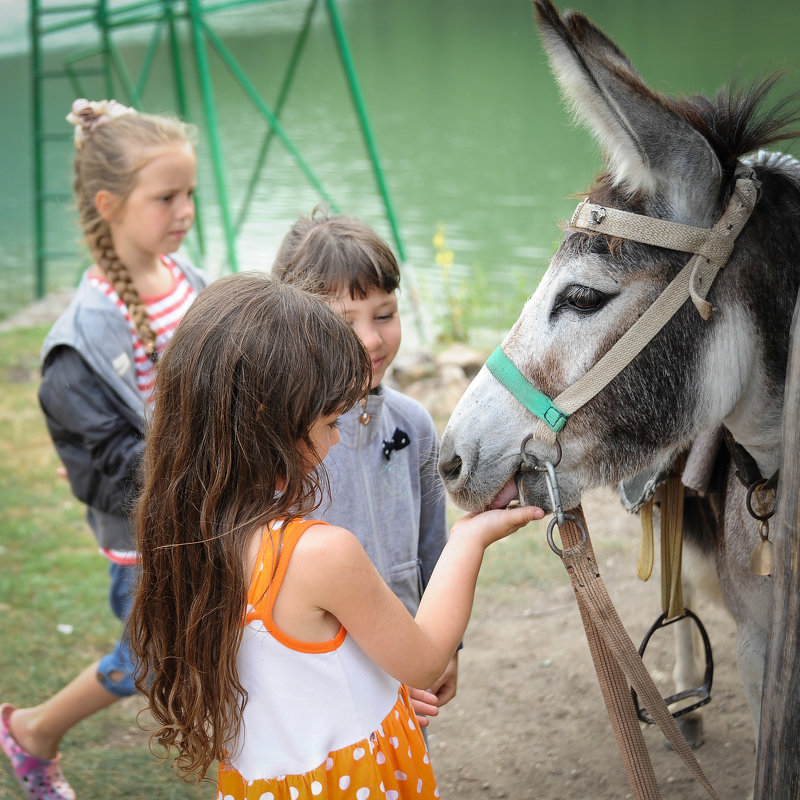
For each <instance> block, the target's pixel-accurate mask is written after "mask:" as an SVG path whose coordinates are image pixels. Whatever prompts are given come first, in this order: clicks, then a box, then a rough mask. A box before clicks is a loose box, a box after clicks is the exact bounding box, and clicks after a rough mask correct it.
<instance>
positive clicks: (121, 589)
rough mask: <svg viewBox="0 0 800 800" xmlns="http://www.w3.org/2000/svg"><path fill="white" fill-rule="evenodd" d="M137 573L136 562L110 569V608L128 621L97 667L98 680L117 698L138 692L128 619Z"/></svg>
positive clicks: (116, 614) (114, 565)
mask: <svg viewBox="0 0 800 800" xmlns="http://www.w3.org/2000/svg"><path fill="white" fill-rule="evenodd" d="M137 573H138V567H137V566H136V565H135V564H133V565H130V566H123V565H122V564H113V563H112V564H111V568H110V569H109V574H110V575H111V589H110V591H109V596H108V599H109V602H110V604H111V610H112V611H113V612H114V614H115V616H116V617H118V618H119V619H120V621H121V622H122V623H123V624H126V627H125V629H124V630H123V631H122V636H120V639H119V641H118V642H117V644H116V645H115V646H114V649H113V650H112V651H111V652H110V653H109V654H108V655H106V656H103V658H101V659H100V663H99V664H98V667H97V680H98V681H100V683H101V684H102V685H103V687H105V688H106V689H107V690H108V691H109V692H111V694H115V695H117V697H130V696H131V695H133V694H136V686H135V685H134V682H133V671H134V664H133V658H132V656H131V651H130V639H129V638H128V630H127V621H128V616H129V615H130V613H131V606H132V605H133V592H134V589H135V587H136V577H137ZM112 676H113V677H112Z"/></svg>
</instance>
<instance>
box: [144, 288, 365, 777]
mask: <svg viewBox="0 0 800 800" xmlns="http://www.w3.org/2000/svg"><path fill="white" fill-rule="evenodd" d="M370 379H371V363H370V359H369V356H368V355H367V353H366V351H365V350H364V348H363V346H362V345H361V342H360V341H359V339H358V336H357V335H356V334H355V333H354V331H353V330H352V329H351V328H350V326H349V325H348V324H347V323H346V322H345V321H344V320H342V318H341V317H340V316H339V315H338V314H337V313H336V312H335V311H333V310H332V309H331V308H330V307H329V305H328V304H326V303H325V302H324V300H323V299H321V298H320V297H318V296H315V295H314V294H312V293H310V292H306V291H304V290H302V289H301V288H298V287H296V286H291V285H284V284H280V283H278V282H276V281H273V280H271V279H270V278H268V277H267V276H266V275H264V274H258V275H248V274H238V275H232V276H228V277H225V278H221V279H220V280H218V281H216V282H214V283H212V284H211V285H210V286H209V287H207V288H206V289H204V290H203V291H202V292H201V293H200V295H199V297H198V299H197V300H196V301H195V302H194V303H193V304H192V306H191V307H190V309H189V311H188V312H187V314H186V316H185V317H184V319H183V320H182V321H181V323H180V325H179V326H178V328H177V330H176V331H175V334H174V336H173V337H172V339H171V340H170V342H169V344H168V345H167V348H166V351H165V353H164V356H163V358H162V360H161V362H160V364H159V369H158V375H157V379H156V387H155V408H154V412H153V418H152V422H151V425H150V427H149V429H148V431H147V437H146V441H147V444H146V450H145V456H144V464H145V486H144V491H143V494H142V495H141V498H140V501H139V504H138V507H137V511H136V528H137V542H138V549H139V553H140V555H141V571H142V574H141V582H140V585H139V588H138V592H137V595H136V597H135V601H134V606H133V611H132V613H131V617H130V623H129V624H130V635H131V643H132V647H133V651H134V653H135V654H136V659H137V662H138V665H139V666H138V671H137V676H136V684H137V686H138V688H139V689H140V691H142V692H144V693H145V694H146V695H147V697H148V699H149V705H150V711H151V712H152V715H153V717H154V719H155V730H154V732H153V734H152V737H151V746H154V747H155V748H156V750H158V751H159V753H160V755H162V757H163V759H164V760H166V759H167V758H169V754H170V752H171V750H172V748H175V749H177V756H176V757H175V759H174V761H173V764H174V766H175V768H176V769H177V771H178V772H179V773H180V774H181V775H183V776H184V777H185V778H187V779H189V778H194V779H196V780H201V779H202V778H203V777H204V776H205V774H206V772H207V770H208V768H209V766H210V765H211V763H212V762H213V761H214V760H215V759H219V758H221V757H223V756H224V751H225V746H226V743H228V744H229V743H230V740H231V738H232V737H234V736H235V735H236V733H237V731H238V729H239V726H240V724H241V715H242V710H243V709H244V705H245V703H246V700H247V698H246V696H245V694H244V691H243V689H242V686H241V684H240V682H239V678H238V675H237V670H236V655H237V651H238V648H239V644H240V641H241V636H242V630H243V629H242V625H243V619H244V614H245V608H246V600H247V589H248V582H249V578H250V576H249V575H247V574H246V566H245V563H246V554H247V551H248V546H249V544H250V542H251V541H252V538H253V536H254V535H255V534H256V533H257V532H258V531H259V530H261V529H262V528H263V527H264V526H265V525H266V524H267V523H269V522H271V521H274V520H279V519H283V520H288V519H293V518H297V517H299V516H305V515H307V514H309V513H310V512H311V511H313V510H314V508H315V507H316V505H317V504H318V499H317V498H318V497H320V496H321V495H322V488H323V486H322V485H321V484H324V482H325V480H326V478H325V473H324V471H323V470H322V469H321V468H317V469H315V470H313V471H312V472H311V473H310V474H309V473H308V465H307V456H306V457H305V458H304V457H303V450H302V448H300V447H298V445H299V444H300V443H301V442H303V443H305V445H306V447H308V448H313V443H312V441H311V439H310V435H309V433H310V430H311V426H312V425H313V423H314V422H315V421H316V420H317V419H319V418H320V417H322V416H327V415H330V414H334V413H336V412H338V411H340V410H343V409H346V408H349V407H351V406H352V405H354V404H355V403H356V402H357V400H358V399H359V398H360V397H362V396H363V395H364V394H365V392H366V390H367V388H368V387H369V384H370ZM276 487H281V488H280V491H276Z"/></svg>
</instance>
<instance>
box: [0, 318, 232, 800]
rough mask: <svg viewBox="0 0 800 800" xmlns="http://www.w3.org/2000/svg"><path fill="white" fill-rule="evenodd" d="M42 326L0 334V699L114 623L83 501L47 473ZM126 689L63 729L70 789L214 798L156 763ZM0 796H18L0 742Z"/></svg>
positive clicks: (73, 655)
mask: <svg viewBox="0 0 800 800" xmlns="http://www.w3.org/2000/svg"><path fill="white" fill-rule="evenodd" d="M45 333H46V328H30V329H19V330H15V331H10V332H4V333H2V334H0V387H1V388H2V395H1V396H0V564H1V565H2V567H1V568H0V643H2V647H1V648H0V702H12V703H14V705H27V704H34V703H37V702H39V701H41V700H43V699H45V698H46V697H48V696H49V695H51V694H52V693H53V692H55V691H56V690H58V689H59V688H61V686H63V685H64V684H65V683H67V682H69V681H70V680H71V679H72V678H73V677H74V676H75V675H76V674H77V673H78V672H79V671H80V670H81V669H83V668H84V667H85V666H87V665H88V664H90V663H91V662H92V661H94V660H96V659H97V658H99V657H100V656H102V655H104V654H105V653H106V652H108V650H109V649H110V648H111V646H112V645H113V643H114V641H115V640H116V637H117V636H118V634H119V623H118V622H117V620H116V619H115V617H114V616H113V615H112V613H111V610H110V608H109V606H108V600H107V592H108V585H109V581H108V566H107V563H108V562H106V560H105V559H104V558H103V556H102V555H100V554H99V553H98V551H97V547H96V545H95V541H94V538H93V536H92V534H91V532H90V530H89V527H88V525H87V524H86V523H85V521H84V512H83V506H82V504H81V503H79V502H78V501H76V500H75V499H74V498H73V497H72V494H71V493H70V490H69V485H68V484H67V482H66V481H64V480H62V479H61V478H60V477H58V475H57V474H56V469H57V467H58V463H59V462H58V458H57V457H56V454H55V451H54V450H53V446H52V444H51V442H50V437H49V435H48V433H47V429H46V427H45V424H44V418H43V416H42V413H41V411H40V410H39V405H38V402H37V400H36V388H37V385H38V380H39V367H38V361H39V348H40V346H41V343H42V341H43V339H44V335H45ZM139 708H140V704H139V701H138V699H137V698H134V699H131V700H125V701H123V702H121V703H118V704H116V705H115V706H112V707H111V708H110V709H108V710H106V711H103V712H101V713H99V714H97V715H95V716H94V717H90V718H89V719H87V720H85V721H84V722H82V723H81V724H80V725H78V726H76V727H75V728H74V729H73V730H71V731H70V732H69V733H68V734H67V736H66V737H65V738H64V740H63V742H62V751H63V754H64V762H63V767H64V772H65V774H66V776H67V779H68V780H69V781H70V782H71V783H72V785H73V787H74V788H75V791H76V793H77V795H78V798H79V799H80V800H107V798H111V797H115V798H126V800H138V798H153V797H156V798H164V800H179V799H182V798H215V797H216V791H215V788H214V786H213V785H212V784H205V785H204V786H201V787H197V786H189V785H185V784H184V783H182V782H181V781H180V780H179V779H178V778H176V777H175V775H174V773H173V772H172V771H171V769H170V768H169V767H167V766H159V765H157V764H155V762H154V759H153V757H152V756H151V755H150V753H149V752H148V749H147V736H146V735H145V734H144V733H142V732H141V731H139V729H138V727H137V725H136V714H137V711H138V710H139ZM0 757H1V758H2V760H0V764H1V766H0V798H3V800H12V799H13V798H22V797H23V795H22V793H21V792H20V790H19V789H18V787H17V784H16V781H15V780H14V778H13V777H12V775H11V772H10V767H9V765H8V761H7V759H6V758H5V756H2V754H1V753H0Z"/></svg>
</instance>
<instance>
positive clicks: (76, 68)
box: [29, 0, 405, 297]
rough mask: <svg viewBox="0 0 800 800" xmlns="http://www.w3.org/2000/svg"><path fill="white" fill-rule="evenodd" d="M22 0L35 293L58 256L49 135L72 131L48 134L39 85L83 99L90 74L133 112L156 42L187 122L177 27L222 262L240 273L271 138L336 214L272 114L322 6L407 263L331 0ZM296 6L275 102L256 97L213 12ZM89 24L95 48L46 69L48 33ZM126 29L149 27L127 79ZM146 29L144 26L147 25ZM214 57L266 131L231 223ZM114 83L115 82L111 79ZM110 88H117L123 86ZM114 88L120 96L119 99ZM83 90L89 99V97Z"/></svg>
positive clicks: (200, 233)
mask: <svg viewBox="0 0 800 800" xmlns="http://www.w3.org/2000/svg"><path fill="white" fill-rule="evenodd" d="M29 2H30V34H31V55H32V70H31V72H32V79H33V98H32V107H33V134H34V152H33V163H34V176H33V182H34V203H35V209H34V236H35V265H36V266H35V268H36V275H35V293H36V296H37V297H42V296H44V294H45V292H46V284H47V261H48V259H50V258H54V257H59V256H65V255H67V254H66V253H61V252H58V251H49V250H48V249H47V246H46V234H45V213H46V206H47V205H48V204H50V203H54V202H59V201H60V200H61V199H62V198H61V196H60V195H59V194H58V193H55V192H49V191H47V190H46V162H47V157H46V148H47V145H48V143H51V142H53V141H59V140H60V141H64V140H66V139H69V138H70V137H71V133H70V132H69V131H66V132H63V131H61V132H58V133H54V132H51V131H48V130H46V127H45V122H44V120H45V114H44V103H45V90H46V84H47V82H48V81H49V80H52V79H61V80H64V78H67V79H68V80H69V81H70V83H71V85H72V88H73V91H74V96H75V97H81V96H87V93H86V91H85V90H84V88H83V85H84V84H83V82H84V81H85V80H88V79H93V80H101V81H102V82H103V84H102V85H103V86H104V94H105V96H106V97H116V98H117V99H120V100H123V101H125V102H127V103H128V104H130V105H133V106H134V107H136V108H141V107H142V106H141V102H140V101H141V97H142V95H143V92H144V89H145V86H146V85H147V82H148V80H149V79H150V78H151V77H152V76H151V72H152V67H153V62H154V59H155V57H156V55H157V53H158V52H160V48H163V47H166V48H167V51H168V53H169V62H170V64H171V68H172V81H173V87H174V92H175V110H176V112H177V113H178V114H179V115H180V116H181V118H183V119H187V120H190V119H192V116H193V115H192V114H191V113H190V108H189V100H188V93H187V76H186V74H185V71H184V66H183V62H182V59H181V54H180V50H179V43H178V27H177V26H178V25H188V27H189V30H190V31H191V43H192V45H191V46H192V51H193V56H194V59H193V61H194V66H195V69H196V79H197V85H198V87H199V96H200V103H201V105H202V110H201V113H202V117H203V124H204V126H205V131H206V134H207V136H208V143H209V150H210V157H211V162H212V168H213V175H214V183H215V189H216V195H217V201H218V205H219V209H220V215H221V228H222V230H223V231H224V235H225V250H226V257H227V261H228V266H229V267H230V269H231V270H233V271H235V270H237V269H238V258H237V252H236V238H237V235H238V233H239V231H240V230H241V227H242V225H243V223H244V221H245V219H246V217H247V214H248V211H249V209H250V205H251V201H252V198H253V194H254V190H255V188H256V186H257V184H258V181H259V177H260V175H261V172H262V168H263V167H264V163H265V160H266V157H267V153H268V151H269V149H270V147H271V145H272V143H273V142H274V140H275V139H278V140H279V141H280V142H281V143H282V145H283V146H284V147H285V148H286V150H287V152H288V153H289V154H290V156H291V157H292V159H293V160H294V162H295V163H296V165H297V167H298V168H299V169H300V171H301V172H302V173H303V175H304V176H305V178H306V179H307V181H308V182H309V183H310V185H311V186H312V187H313V188H314V190H315V191H316V192H317V193H318V194H319V196H320V198H321V199H322V200H324V201H325V202H327V203H328V204H329V205H330V207H331V209H332V210H334V211H336V210H338V208H337V205H336V203H335V202H334V200H333V198H332V197H331V196H330V194H329V193H328V191H327V190H326V189H325V187H324V186H323V185H322V183H321V182H320V180H319V179H318V178H317V176H316V175H315V174H314V172H313V171H312V170H311V168H310V167H309V165H308V164H307V163H306V161H305V160H304V159H303V156H302V155H301V153H300V152H299V150H298V149H297V148H296V147H295V145H294V144H293V143H292V141H291V139H290V138H289V136H288V135H287V133H286V131H285V130H284V128H283V127H282V125H281V122H280V115H281V110H282V108H283V105H284V103H285V101H286V99H287V97H288V95H289V92H290V89H291V85H292V81H293V79H294V76H295V72H296V70H297V66H298V63H299V62H300V58H301V55H302V52H303V49H304V47H305V44H306V40H307V35H308V31H309V28H310V25H311V22H312V18H313V17H314V14H315V12H316V10H317V8H318V7H319V6H320V5H324V7H325V9H326V11H327V16H328V19H329V22H330V27H331V31H332V33H333V36H334V40H335V43H336V48H337V51H338V54H339V58H340V60H341V67H342V69H343V71H344V74H345V78H346V81H347V85H348V88H349V92H350V96H351V98H352V101H353V105H354V108H355V112H356V115H357V117H358V122H359V126H360V130H361V134H362V137H363V140H364V144H365V147H366V150H367V154H368V156H369V159H370V162H371V165H372V170H373V173H374V176H375V180H376V184H377V189H378V191H379V193H380V195H381V198H382V201H383V206H384V208H385V212H386V217H387V221H388V223H389V226H390V228H391V231H392V236H393V238H394V244H395V247H396V251H397V254H398V256H399V258H400V260H401V261H405V252H404V248H403V243H402V240H401V238H400V232H399V228H398V225H397V218H396V216H395V213H394V209H393V207H392V202H391V198H390V196H389V191H388V188H387V185H386V181H385V179H384V176H383V170H382V169H381V163H380V158H379V155H378V150H377V146H376V144H375V138H374V136H373V134H372V130H371V127H370V123H369V118H368V116H367V111H366V106H365V104H364V99H363V96H362V94H361V89H360V87H359V82H358V78H357V74H356V69H355V65H354V63H353V57H352V54H351V51H350V47H349V45H348V41H347V36H346V34H345V30H344V26H343V24H342V20H341V16H340V14H339V9H338V7H337V4H336V0H221V1H220V2H215V1H214V0H137V1H136V2H130V3H124V4H114V5H113V6H112V5H110V4H109V2H108V0H94V1H93V2H85V3H80V2H78V3H75V4H72V5H47V4H46V0H29ZM277 2H282V3H287V2H291V3H298V4H300V3H302V2H306V3H307V5H306V8H305V14H304V16H303V21H302V24H301V26H300V29H299V31H298V32H297V36H296V39H295V42H294V46H293V48H292V50H291V54H290V57H289V59H288V63H287V66H286V70H285V73H284V75H283V78H282V80H281V82H280V89H279V92H278V96H277V100H276V102H275V105H274V107H273V108H270V106H269V105H268V104H267V103H266V102H265V100H264V99H263V98H262V97H261V95H260V94H259V92H258V90H257V89H256V87H255V86H254V84H253V82H252V81H251V80H250V79H249V77H248V76H247V74H246V72H245V70H244V69H243V68H242V67H241V66H240V64H239V63H237V61H236V59H235V58H234V56H233V55H232V53H231V52H230V50H229V49H228V48H227V47H226V46H225V43H224V41H223V40H222V38H221V37H220V35H219V34H218V33H216V32H215V30H214V28H213V27H212V25H211V19H212V18H213V15H214V13H215V12H218V11H223V10H227V9H231V8H235V7H241V6H248V5H257V4H260V5H264V4H265V3H277ZM85 26H89V28H90V29H91V30H92V31H93V33H94V34H96V38H97V44H96V45H95V46H92V47H84V48H82V49H81V50H79V51H77V52H75V53H72V54H70V55H68V56H67V57H65V59H64V63H63V67H62V68H60V69H47V68H45V56H46V52H45V45H46V43H47V41H48V37H53V36H54V35H55V34H58V33H61V32H64V31H68V30H70V29H73V28H81V27H85ZM131 26H151V27H152V33H150V35H149V39H148V43H147V47H146V49H145V53H144V57H143V60H142V63H141V64H140V67H139V73H138V75H137V76H135V77H134V76H132V75H131V74H130V71H129V69H128V67H127V66H126V64H125V62H124V60H123V57H122V54H121V51H120V49H119V47H118V46H117V43H116V42H115V37H114V34H115V33H116V32H117V31H119V30H121V29H123V28H130V27H131ZM148 33H149V29H148ZM212 53H213V54H215V55H216V56H217V57H218V58H219V59H220V60H221V61H222V62H223V63H224V65H225V66H226V67H227V69H228V71H229V72H230V74H231V75H232V77H233V78H234V80H235V81H236V83H237V84H238V85H239V87H240V88H241V89H242V91H243V92H244V93H245V95H246V96H247V97H248V99H249V100H250V102H251V103H252V105H253V107H254V108H255V109H256V110H257V112H258V114H259V115H260V116H261V117H262V118H263V120H264V121H265V122H266V125H267V128H266V133H265V135H264V138H263V141H262V142H261V145H260V148H259V150H258V155H257V158H256V160H255V163H254V167H253V171H252V175H251V177H250V179H249V181H248V183H247V187H246V191H245V194H244V197H243V199H242V203H241V206H240V208H239V211H238V213H237V214H236V216H235V219H234V213H233V209H232V205H231V202H230V197H229V193H228V185H227V181H226V174H225V160H224V152H223V142H222V138H221V135H220V126H219V121H218V119H217V113H216V109H215V103H214V85H213V82H212V77H211V70H210V61H209V59H210V55H211V54H212ZM115 81H116V83H115ZM115 87H121V89H122V92H120V91H117V90H116V88H115ZM120 94H123V96H122V97H120ZM88 96H91V95H88ZM201 211H202V209H201V208H199V207H198V209H197V220H196V231H197V239H198V244H199V247H200V251H201V253H203V252H204V250H205V236H204V226H203V221H202V220H203V215H202V213H201Z"/></svg>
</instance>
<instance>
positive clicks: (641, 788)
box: [559, 508, 719, 800]
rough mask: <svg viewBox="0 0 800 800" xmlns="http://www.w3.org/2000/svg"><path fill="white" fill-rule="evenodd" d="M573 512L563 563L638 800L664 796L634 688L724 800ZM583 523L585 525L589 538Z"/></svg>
mask: <svg viewBox="0 0 800 800" xmlns="http://www.w3.org/2000/svg"><path fill="white" fill-rule="evenodd" d="M570 514H573V515H574V516H575V519H576V520H577V522H573V521H572V520H570V518H569V517H567V518H566V519H565V521H564V524H563V525H562V526H560V529H559V531H560V533H561V541H562V544H563V550H562V553H561V560H562V561H563V563H564V566H565V568H566V570H567V573H568V574H569V576H570V580H571V581H572V588H573V589H574V591H575V595H576V598H577V601H578V608H579V609H580V612H581V617H582V619H583V623H584V627H585V628H586V637H587V639H588V641H589V648H590V650H591V652H592V658H593V660H594V664H595V669H596V671H597V678H598V681H599V683H600V688H601V690H602V692H603V699H604V700H605V703H606V708H607V710H608V713H609V716H610V718H611V724H612V727H613V729H614V734H615V736H616V738H617V745H618V747H619V749H620V753H621V754H622V760H623V764H624V766H625V772H626V775H627V778H628V783H629V785H630V786H631V789H632V790H633V794H634V797H635V798H636V800H640V799H641V800H645V799H646V800H653V799H654V798H658V797H659V793H658V787H657V785H656V781H655V773H654V771H653V766H652V763H651V761H650V756H649V754H648V752H647V747H646V746H645V743H644V737H643V736H642V733H641V729H640V726H639V721H638V718H637V716H636V710H635V708H634V705H633V701H632V699H631V694H630V688H629V685H630V686H632V687H633V689H634V690H635V691H636V694H637V695H638V697H639V698H640V700H641V701H642V702H643V704H644V706H645V707H646V708H647V710H648V711H649V713H650V716H651V717H652V718H653V720H654V721H655V722H656V724H657V725H658V727H659V728H660V729H661V732H662V733H663V734H664V736H665V737H666V738H667V740H668V741H669V743H670V744H671V745H672V748H673V749H674V750H675V752H676V753H677V754H678V755H679V756H680V757H681V758H682V759H683V762H684V764H686V767H687V768H688V769H689V771H690V772H691V773H692V775H693V776H694V777H695V778H696V779H697V780H698V781H699V783H700V784H701V785H702V786H703V788H704V789H705V790H706V792H707V793H708V794H709V796H710V797H713V798H715V800H719V797H718V795H717V794H716V792H715V791H714V789H713V787H712V786H711V784H710V783H709V781H708V779H707V778H706V776H705V775H704V774H703V770H702V768H701V767H700V764H698V762H697V759H696V758H695V757H694V753H692V750H691V748H690V747H689V745H688V744H687V742H686V739H685V738H684V737H683V734H681V732H680V730H679V729H678V726H677V725H676V724H675V720H674V719H673V717H672V714H671V713H670V711H669V709H668V708H667V706H666V704H665V703H664V701H663V699H662V697H661V693H660V692H659V691H658V689H657V688H656V686H655V684H654V683H653V679H652V678H651V677H650V674H649V673H648V672H647V670H646V669H645V666H644V664H643V663H642V659H641V657H640V656H639V653H638V651H637V649H636V646H635V645H634V643H633V642H632V641H631V639H630V636H628V633H627V631H626V630H625V627H624V626H623V624H622V621H621V620H620V618H619V615H618V614H617V611H616V609H615V608H614V604H613V603H612V602H611V598H610V597H609V595H608V592H607V590H606V587H605V585H604V583H603V581H602V579H601V577H600V571H599V570H598V568H597V562H596V560H595V557H594V551H593V550H592V545H591V542H590V541H589V537H588V529H587V528H586V520H585V518H584V516H583V511H582V510H581V509H580V508H577V509H575V510H573V511H571V512H570ZM579 525H582V526H583V528H584V531H585V533H586V536H585V537H584V535H583V532H582V531H581V529H580V527H579ZM587 623H588V624H587Z"/></svg>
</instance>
